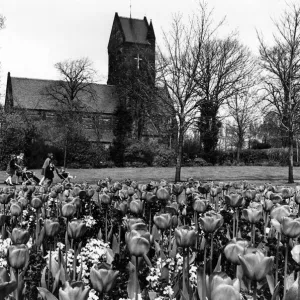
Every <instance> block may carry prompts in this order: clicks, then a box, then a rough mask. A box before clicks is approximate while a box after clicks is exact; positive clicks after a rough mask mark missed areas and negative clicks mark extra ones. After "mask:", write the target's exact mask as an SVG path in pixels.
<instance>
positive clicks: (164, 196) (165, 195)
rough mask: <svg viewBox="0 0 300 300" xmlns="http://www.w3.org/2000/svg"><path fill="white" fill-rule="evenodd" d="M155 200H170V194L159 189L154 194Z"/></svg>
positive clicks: (163, 189)
mask: <svg viewBox="0 0 300 300" xmlns="http://www.w3.org/2000/svg"><path fill="white" fill-rule="evenodd" d="M156 198H157V199H158V200H160V201H168V200H169V199H170V194H169V192H168V190H167V189H165V188H160V189H158V190H157V192H156Z"/></svg>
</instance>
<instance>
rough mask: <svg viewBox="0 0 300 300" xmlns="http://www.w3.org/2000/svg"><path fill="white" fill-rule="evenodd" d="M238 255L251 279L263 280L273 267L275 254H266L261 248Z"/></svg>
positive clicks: (246, 274) (244, 271)
mask: <svg viewBox="0 0 300 300" xmlns="http://www.w3.org/2000/svg"><path fill="white" fill-rule="evenodd" d="M238 256H239V260H240V265H241V267H242V269H243V274H244V275H245V276H246V277H247V278H248V279H250V280H254V281H261V280H262V279H264V278H265V277H266V275H267V274H268V273H269V272H270V271H271V270H272V268H273V264H274V256H271V257H267V256H264V254H263V253H262V252H261V251H259V250H257V251H254V252H251V253H248V254H245V255H238Z"/></svg>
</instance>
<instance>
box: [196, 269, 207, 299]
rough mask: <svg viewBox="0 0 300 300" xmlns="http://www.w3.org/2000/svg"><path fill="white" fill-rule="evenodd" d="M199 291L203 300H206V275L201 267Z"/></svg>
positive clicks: (199, 270) (198, 279) (198, 278)
mask: <svg viewBox="0 0 300 300" xmlns="http://www.w3.org/2000/svg"><path fill="white" fill-rule="evenodd" d="M197 290H198V296H199V298H200V299H201V300H206V274H204V268H203V267H199V268H198V270H197Z"/></svg>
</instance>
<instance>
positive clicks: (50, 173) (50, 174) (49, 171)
mask: <svg viewBox="0 0 300 300" xmlns="http://www.w3.org/2000/svg"><path fill="white" fill-rule="evenodd" d="M55 170H56V171H57V169H56V167H55V166H54V164H53V162H52V161H51V162H50V164H49V165H48V166H47V167H46V168H45V181H46V184H47V185H48V186H50V185H51V184H52V182H53V178H54V171H55Z"/></svg>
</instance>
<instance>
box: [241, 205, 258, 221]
mask: <svg viewBox="0 0 300 300" xmlns="http://www.w3.org/2000/svg"><path fill="white" fill-rule="evenodd" d="M243 216H244V218H245V219H246V220H247V221H248V222H249V223H251V224H255V223H258V222H259V221H260V220H261V218H262V211H261V210H258V209H255V208H247V209H244V210H243Z"/></svg>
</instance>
